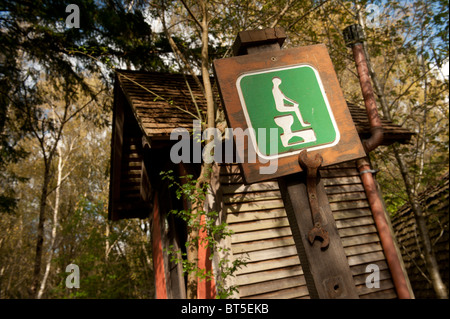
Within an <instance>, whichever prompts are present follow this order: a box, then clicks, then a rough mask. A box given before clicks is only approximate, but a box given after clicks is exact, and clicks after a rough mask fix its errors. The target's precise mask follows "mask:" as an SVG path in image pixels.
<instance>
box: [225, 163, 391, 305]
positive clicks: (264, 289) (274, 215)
mask: <svg viewBox="0 0 450 319" xmlns="http://www.w3.org/2000/svg"><path fill="white" fill-rule="evenodd" d="M321 176H322V179H323V181H324V184H325V190H326V192H327V194H328V196H329V201H330V206H331V209H332V211H333V216H334V218H335V220H336V225H337V227H338V231H339V235H340V237H341V240H342V244H343V246H344V250H345V253H346V255H347V259H348V262H349V265H350V269H351V271H352V274H353V278H354V280H355V284H356V287H357V290H358V294H359V296H360V297H361V298H396V297H397V295H396V293H395V289H394V286H393V283H392V280H391V275H390V272H389V269H388V267H387V263H386V260H385V256H384V253H383V250H382V247H381V244H380V239H379V236H378V234H377V230H376V227H375V223H374V220H373V217H372V213H371V211H370V207H369V203H368V201H367V198H366V195H365V192H364V188H363V186H362V183H361V179H360V177H359V173H358V170H357V169H356V165H355V163H354V162H352V163H346V164H341V165H335V166H332V167H329V168H327V169H321ZM220 182H221V187H222V190H223V199H224V209H225V210H226V213H227V223H228V224H229V227H230V229H232V230H233V231H234V232H235V233H234V234H233V235H232V236H231V242H232V251H233V254H234V256H235V257H236V258H239V257H246V258H248V263H247V266H246V267H244V268H242V269H240V270H239V271H238V273H237V277H236V283H237V285H238V286H239V292H240V298H244V299H245V298H309V292H308V289H307V287H306V281H305V277H304V275H303V271H302V267H301V261H300V260H299V257H298V254H297V250H296V247H295V243H294V239H293V237H292V233H291V229H290V225H289V221H288V219H287V216H286V212H285V210H284V205H283V201H282V199H281V193H280V191H279V187H278V183H277V181H267V182H261V183H254V184H250V185H245V184H244V180H243V179H242V176H241V174H240V169H239V166H238V165H237V164H233V165H230V164H227V165H222V166H221V177H220ZM369 264H376V265H377V266H378V267H379V269H380V288H367V287H366V278H367V275H368V274H369V273H367V272H366V267H367V265H369Z"/></svg>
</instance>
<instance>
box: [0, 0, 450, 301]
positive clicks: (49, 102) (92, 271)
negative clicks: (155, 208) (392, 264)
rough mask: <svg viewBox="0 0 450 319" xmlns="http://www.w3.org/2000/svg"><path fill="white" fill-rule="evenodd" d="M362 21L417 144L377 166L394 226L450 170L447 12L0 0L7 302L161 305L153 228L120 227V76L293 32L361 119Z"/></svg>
mask: <svg viewBox="0 0 450 319" xmlns="http://www.w3.org/2000/svg"><path fill="white" fill-rule="evenodd" d="M69 4H76V5H77V8H78V9H79V16H78V17H79V21H78V22H79V25H77V24H76V22H77V17H76V16H71V17H69V16H70V15H71V14H73V13H74V12H75V11H74V10H67V8H68V5H69ZM187 9H189V10H187ZM200 13H202V14H203V15H204V16H205V17H206V16H208V17H209V19H207V22H208V23H207V24H206V26H207V31H208V37H207V42H208V46H207V49H208V59H207V61H206V62H205V61H204V60H203V64H202V56H204V51H202V43H204V41H203V42H202V39H201V34H199V33H197V31H196V23H198V22H199V21H195V19H193V18H194V17H195V16H196V15H197V14H200ZM202 21H203V20H202ZM205 21H206V20H205ZM357 22H359V23H361V24H363V26H364V30H365V32H366V36H367V42H366V48H367V52H368V56H369V57H370V62H371V67H372V70H371V71H372V72H371V73H372V74H371V75H372V80H374V87H375V92H376V95H377V99H378V102H379V103H378V106H379V111H380V113H381V114H382V115H383V116H385V117H386V118H388V119H391V120H392V121H393V122H395V123H397V124H400V125H402V126H403V127H405V128H408V129H409V130H411V131H413V132H414V133H415V135H414V136H413V138H412V140H411V142H410V143H409V144H408V145H394V146H393V147H380V148H379V149H377V151H375V152H374V153H373V154H372V160H373V164H374V167H375V168H376V169H378V170H379V173H378V174H377V179H378V181H379V183H380V184H381V188H382V190H383V196H384V200H385V202H386V205H387V208H388V211H389V213H390V214H395V213H396V212H397V210H398V208H399V207H401V206H402V205H404V204H406V203H408V202H410V201H411V200H414V198H416V196H417V194H419V193H420V192H421V191H423V190H424V189H426V188H427V186H429V185H433V184H436V183H437V182H438V181H439V177H440V176H442V174H443V173H445V172H446V171H448V160H449V158H448V156H449V154H448V153H449V126H448V125H449V118H448V116H449V104H448V103H449V96H448V94H449V92H448V90H449V87H448V84H449V83H448V81H449V78H448V62H449V61H448V40H449V39H448V32H449V29H448V0H437V1H427V0H420V1H419V0H415V1H406V0H405V1H341V0H320V1H319V0H317V1H313V0H303V1H300V0H262V1H256V0H216V1H214V0H210V1H206V0H204V1H202V0H180V1H169V0H149V1H141V0H129V1H128V0H124V1H118V0H97V1H94V0H85V1H74V0H72V1H59V0H39V1H33V0H24V1H10V0H2V1H0V298H154V293H155V292H154V284H153V269H152V268H153V266H152V265H153V263H152V255H151V243H150V234H149V229H150V225H149V220H148V219H142V220H122V221H119V222H114V223H113V222H110V221H108V220H107V212H108V196H109V166H110V140H111V121H112V87H113V79H114V72H115V69H133V70H146V71H161V72H189V73H197V74H199V73H200V70H202V67H204V66H205V65H206V66H208V68H207V70H206V72H209V73H210V74H212V72H211V70H212V69H211V62H212V61H213V60H214V59H217V58H223V57H228V56H230V46H231V44H232V43H233V40H234V38H235V36H236V34H237V32H239V31H243V30H250V29H257V28H266V27H275V26H280V27H283V28H284V29H285V31H286V33H287V35H288V39H287V41H286V44H285V47H297V46H304V45H311V44H317V43H324V44H325V45H326V46H327V48H328V50H329V53H330V56H331V58H332V60H333V64H334V67H335V70H336V73H337V75H338V79H339V81H340V84H341V87H342V89H343V92H344V95H345V97H346V99H347V100H348V101H351V102H353V103H356V104H358V105H363V101H362V95H361V93H360V87H359V82H358V78H357V74H356V70H355V67H354V61H353V58H352V54H351V50H350V49H348V48H346V47H345V44H344V40H343V36H342V30H343V29H344V28H345V27H346V26H348V25H350V24H354V23H357ZM203 40H204V39H203ZM203 48H204V46H203ZM204 72H205V71H204ZM447 231H448V229H447ZM69 264H76V265H78V267H79V269H80V273H81V276H80V288H78V289H77V288H75V289H69V288H67V287H66V277H67V276H68V275H69V273H68V272H66V267H67V266H68V265H69ZM426 271H427V270H426V269H424V272H425V273H426Z"/></svg>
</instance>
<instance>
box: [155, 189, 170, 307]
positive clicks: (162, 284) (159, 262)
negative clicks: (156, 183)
mask: <svg viewBox="0 0 450 319" xmlns="http://www.w3.org/2000/svg"><path fill="white" fill-rule="evenodd" d="M152 249H153V250H152V253H153V269H154V273H155V289H156V299H167V289H166V275H165V272H164V256H163V250H162V242H161V223H160V215H159V205H158V194H157V193H156V194H155V201H154V204H153V226H152Z"/></svg>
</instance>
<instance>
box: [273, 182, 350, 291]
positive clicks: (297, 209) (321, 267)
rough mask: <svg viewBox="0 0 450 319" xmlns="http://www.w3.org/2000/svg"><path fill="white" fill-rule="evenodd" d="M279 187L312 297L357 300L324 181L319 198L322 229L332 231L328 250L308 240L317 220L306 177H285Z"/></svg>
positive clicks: (319, 191) (318, 194) (320, 183)
mask: <svg viewBox="0 0 450 319" xmlns="http://www.w3.org/2000/svg"><path fill="white" fill-rule="evenodd" d="M318 178H319V177H318ZM279 184H280V189H281V194H282V196H283V201H284V203H285V208H286V213H287V215H288V218H289V221H290V224H291V227H292V233H293V235H294V241H295V244H296V247H297V250H298V252H299V255H300V260H301V262H302V267H303V270H304V273H305V278H306V283H307V286H308V289H309V291H310V295H311V298H325V299H335V298H336V299H337V298H339V299H341V298H345V299H357V298H358V294H357V292H356V287H355V283H354V281H353V276H352V273H351V271H350V267H349V265H348V262H347V258H346V255H345V252H344V248H343V246H342V242H341V238H340V236H339V234H338V230H337V227H336V223H335V221H334V218H333V215H332V212H331V208H330V204H329V203H328V198H327V195H326V193H325V188H324V185H323V182H322V181H320V180H319V182H318V184H317V196H318V201H319V206H320V213H321V217H322V220H323V223H322V226H323V227H324V228H325V229H326V230H327V231H328V235H329V238H330V244H329V246H328V247H327V248H326V249H325V250H322V249H321V248H320V241H317V240H316V241H315V242H314V243H313V245H311V244H310V243H309V241H308V232H309V231H310V230H311V229H312V227H313V221H312V217H311V210H310V207H309V202H308V196H307V189H306V175H305V174H304V173H300V174H293V175H289V176H286V177H282V178H279Z"/></svg>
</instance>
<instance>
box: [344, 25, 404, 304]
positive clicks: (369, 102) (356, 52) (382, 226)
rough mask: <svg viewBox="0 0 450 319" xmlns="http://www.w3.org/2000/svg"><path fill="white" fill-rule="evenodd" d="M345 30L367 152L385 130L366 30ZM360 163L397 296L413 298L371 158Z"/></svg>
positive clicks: (362, 179)
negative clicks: (363, 118) (364, 114)
mask: <svg viewBox="0 0 450 319" xmlns="http://www.w3.org/2000/svg"><path fill="white" fill-rule="evenodd" d="M343 33H344V40H345V44H346V45H347V46H348V47H351V48H352V51H353V57H354V59H355V63H356V68H357V71H358V76H359V83H360V85H361V91H362V94H363V97H364V104H365V106H366V111H367V117H368V119H369V124H370V132H371V136H370V137H369V138H368V139H365V140H363V141H362V143H363V146H364V150H365V151H366V154H367V155H368V154H369V152H370V151H373V150H374V149H375V148H377V147H378V146H379V145H380V144H381V142H382V141H383V135H384V133H383V127H382V125H381V120H380V116H379V114H378V110H377V105H376V102H375V94H374V92H373V88H372V83H371V80H370V75H369V68H368V67H367V61H366V56H365V54H364V47H363V41H364V33H363V30H362V28H361V26H360V25H359V24H354V25H351V26H349V27H347V28H345V29H344V31H343ZM357 166H358V170H359V173H360V175H361V181H362V183H363V185H364V190H365V192H366V196H367V199H368V201H369V205H370V210H371V211H372V215H373V219H374V221H375V225H376V227H377V229H378V234H379V236H380V241H381V245H382V247H383V251H384V254H385V256H386V260H387V263H388V265H389V269H390V271H391V275H392V280H393V282H394V286H395V289H396V291H397V296H398V298H399V299H411V298H412V297H411V294H410V291H409V288H408V285H407V281H406V277H405V274H404V271H403V268H402V265H401V261H400V258H399V256H398V253H397V249H396V248H395V244H394V238H393V235H392V232H391V230H390V228H389V224H388V222H387V220H386V218H387V217H386V214H385V211H384V205H383V202H382V200H381V195H380V193H379V192H378V189H377V186H376V182H375V179H374V177H373V174H372V172H373V171H372V170H371V168H370V163H369V160H368V159H367V158H363V159H359V160H358V161H357Z"/></svg>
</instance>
